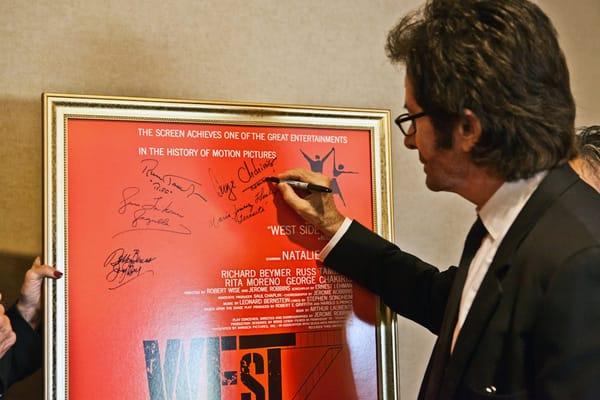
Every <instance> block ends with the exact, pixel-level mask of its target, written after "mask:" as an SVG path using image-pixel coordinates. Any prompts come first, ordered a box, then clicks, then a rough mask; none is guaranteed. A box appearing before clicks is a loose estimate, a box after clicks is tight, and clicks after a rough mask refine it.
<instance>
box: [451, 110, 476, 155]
mask: <svg viewBox="0 0 600 400" xmlns="http://www.w3.org/2000/svg"><path fill="white" fill-rule="evenodd" d="M457 128H458V129H457V130H458V132H457V135H456V139H457V141H458V144H459V145H460V148H461V149H462V150H463V151H464V152H466V153H469V152H470V151H471V150H472V149H473V147H475V144H477V142H478V141H479V139H480V138H481V121H480V120H479V117H478V116H477V115H476V114H475V113H474V112H473V111H471V110H469V109H468V108H466V109H465V110H464V113H463V116H462V117H461V118H460V121H459V124H458V127H457Z"/></svg>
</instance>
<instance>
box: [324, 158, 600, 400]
mask: <svg viewBox="0 0 600 400" xmlns="http://www.w3.org/2000/svg"><path fill="white" fill-rule="evenodd" d="M325 265H327V266H330V267H332V268H334V269H336V270H337V271H339V272H341V273H343V274H346V275H348V276H350V277H351V278H353V279H354V280H356V281H357V282H359V283H360V284H362V285H364V286H365V287H367V288H368V289H370V290H371V291H373V292H375V293H376V294H378V295H380V296H381V297H382V299H383V301H384V302H385V303H386V304H387V305H388V306H390V307H391V308H392V309H393V310H394V311H396V312H398V313H399V314H401V315H403V316H405V317H407V318H410V319H412V320H414V321H416V322H417V323H419V324H421V325H423V326H425V327H427V328H428V329H429V330H431V331H432V332H433V333H435V334H439V333H440V332H439V331H440V326H441V324H442V320H443V318H444V315H445V313H448V315H455V313H456V312H457V307H458V305H457V304H458V301H452V300H453V299H454V300H456V296H460V294H461V291H462V287H460V288H454V290H453V288H452V285H453V282H454V278H455V276H456V274H457V268H456V267H450V268H449V269H447V270H446V271H443V272H440V271H439V270H438V269H437V268H435V267H433V266H432V265H429V264H427V263H425V262H423V261H421V260H420V259H418V258H416V257H415V256H413V255H411V254H408V253H405V252H403V251H402V250H400V249H399V248H398V247H396V246H395V245H394V244H392V243H390V242H388V241H386V240H384V239H382V238H380V237H379V236H377V235H375V234H374V233H372V232H371V231H369V230H367V229H366V228H364V227H363V226H361V225H360V224H358V223H356V222H353V223H352V225H351V227H350V229H349V231H348V232H347V233H346V234H345V235H344V237H343V238H342V239H341V241H340V242H338V244H337V245H336V246H335V248H334V249H333V250H332V251H331V252H330V254H329V255H328V257H327V258H326V260H325ZM452 303H454V304H456V306H455V307H450V308H451V309H448V310H447V309H446V308H447V305H448V304H452ZM445 334H449V335H451V334H452V330H450V331H449V332H446V333H445ZM440 339H441V338H438V342H439V341H440ZM430 371H431V361H430V365H429V367H428V369H427V373H426V375H425V379H424V381H423V382H424V383H423V385H426V384H427V381H428V376H429V372H430ZM439 385H440V386H439V387H440V390H439V397H438V398H439V399H493V398H502V399H560V400H563V399H600V196H599V195H598V193H596V192H595V191H594V190H593V189H592V188H591V187H590V186H588V185H586V184H585V183H584V182H583V181H581V180H580V179H579V178H578V176H577V175H576V174H575V173H574V172H573V170H571V169H570V168H569V167H568V166H562V167H559V168H557V169H555V170H552V171H550V172H549V174H548V175H547V176H546V178H545V179H544V180H543V181H542V183H541V184H540V186H539V187H538V188H537V189H536V191H535V192H534V193H533V195H532V196H531V198H530V199H529V201H528V202H527V204H526V205H525V207H524V208H523V210H522V211H521V212H520V214H519V215H518V217H517V219H516V220H515V222H514V223H513V225H512V226H511V228H510V229H509V231H508V233H507V235H506V236H505V238H504V240H503V241H502V243H501V245H500V247H499V249H498V251H497V253H496V255H495V257H494V260H493V262H492V264H491V265H490V268H489V270H488V272H487V274H486V276H485V278H484V280H483V282H482V284H481V287H480V289H479V291H478V293H477V295H476V298H475V300H474V302H473V305H472V307H471V310H470V312H469V314H468V316H467V319H466V321H465V323H464V325H463V327H462V329H461V333H460V335H459V337H458V338H457V341H456V344H455V347H454V351H453V353H452V355H451V357H450V358H449V360H448V361H447V364H446V366H445V373H444V375H443V379H442V381H441V383H440V384H439ZM503 396H504V397H503ZM424 397H425V394H424V387H423V386H422V388H421V393H420V395H419V398H424Z"/></svg>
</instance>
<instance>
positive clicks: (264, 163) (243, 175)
mask: <svg viewBox="0 0 600 400" xmlns="http://www.w3.org/2000/svg"><path fill="white" fill-rule="evenodd" d="M275 161H277V157H275V158H269V159H266V160H261V161H257V160H255V159H254V158H251V159H250V162H248V161H247V160H244V165H242V166H241V167H239V168H238V170H237V176H238V179H239V180H240V182H243V183H248V182H250V181H251V180H252V179H254V178H256V177H257V176H258V175H260V174H261V173H263V172H264V171H265V170H267V169H269V168H273V166H274V165H275ZM261 182H262V181H261ZM259 183H260V182H259Z"/></svg>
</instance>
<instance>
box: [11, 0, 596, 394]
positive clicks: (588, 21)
mask: <svg viewBox="0 0 600 400" xmlns="http://www.w3.org/2000/svg"><path fill="white" fill-rule="evenodd" d="M417 3H419V2H418V1H414V0H410V1H409V0H404V1H402V0H398V1H391V0H362V1H347V0H346V1H344V0H328V1H322V0H285V1H281V0H254V1H247V0H246V1H241V0H210V1H202V0H186V1H170V2H169V1H163V0H161V1H158V0H103V1H96V2H92V1H73V0H52V1H49V0H38V1H25V0H0V54H1V55H2V56H1V58H0V87H1V88H2V91H1V92H0V138H1V139H2V146H1V147H0V171H2V174H1V175H0V265H2V271H0V273H1V276H2V284H1V285H0V291H2V292H3V293H5V294H6V296H8V297H10V298H12V299H14V298H15V296H16V293H17V290H18V285H19V280H20V279H21V278H20V275H21V274H22V272H23V270H24V268H25V267H26V264H27V263H29V262H30V260H31V259H32V258H33V256H34V255H35V254H39V253H40V252H41V249H42V230H41V223H42V207H41V205H42V187H41V179H42V178H41V176H42V169H41V158H42V150H41V141H42V136H41V135H42V127H41V102H40V94H41V93H42V92H44V91H52V92H69V93H84V94H105V95H123V96H148V97H164V98H190V99H202V100H231V101H251V102H273V103H291V104H316V105H319V104H322V105H339V106H356V107H376V108H390V109H392V112H393V113H394V114H397V113H400V112H401V109H402V105H403V97H402V96H403V95H402V92H403V72H402V70H401V69H399V68H395V67H392V66H391V65H390V64H389V63H388V62H387V60H386V58H385V54H384V50H383V43H384V39H385V35H386V32H387V30H388V29H389V28H390V27H391V26H392V25H393V23H394V22H395V21H396V20H397V18H398V16H399V15H401V14H402V13H403V12H404V11H405V10H407V9H409V8H411V7H413V6H414V5H415V4H417ZM539 3H540V4H541V5H542V7H543V8H544V9H546V10H547V11H548V13H549V14H550V15H551V17H552V18H553V19H554V21H555V23H556V25H557V28H558V30H559V32H560V35H561V42H562V43H563V46H564V49H565V52H566V54H567V58H568V60H569V64H570V67H571V72H572V79H573V89H574V92H575V97H576V100H577V103H578V109H577V110H578V120H577V122H578V124H589V123H593V122H600V113H599V112H598V104H600V90H599V89H600V79H598V78H600V69H599V68H598V60H599V57H598V55H599V54H600V51H599V50H600V48H599V46H600V44H599V42H600V41H598V40H597V38H598V37H599V33H600V32H599V27H598V21H600V3H599V2H598V1H597V0H578V1H577V2H572V3H571V4H569V6H568V7H567V6H566V5H565V3H564V2H563V1H562V0H542V1H539ZM394 145H395V147H394V184H395V193H396V203H395V208H396V230H397V242H398V243H401V244H402V245H403V247H404V248H405V249H407V250H411V251H415V252H417V254H419V255H421V256H422V257H423V258H425V259H426V260H429V261H431V262H434V263H439V264H440V265H442V266H446V265H450V264H452V263H455V262H456V260H457V259H458V256H459V252H460V248H461V242H462V237H464V236H463V234H464V233H465V232H466V229H467V227H468V225H469V224H470V222H469V221H471V220H472V218H473V210H472V207H471V206H469V205H468V204H465V202H464V201H462V200H461V199H459V198H458V197H457V196H454V195H451V194H434V193H430V192H428V191H427V190H426V188H425V185H424V183H423V182H424V179H423V174H422V172H421V168H420V166H419V163H418V160H417V156H416V154H414V152H408V151H406V150H405V149H403V148H402V142H401V140H400V138H399V136H398V132H396V131H394ZM399 337H400V376H401V386H402V387H401V394H402V398H403V399H413V398H415V397H416V391H417V389H418V386H419V383H420V379H421V375H422V372H423V370H424V366H425V363H426V360H427V358H428V355H429V351H430V347H431V344H432V341H433V337H432V335H430V334H428V333H427V332H426V331H425V330H424V329H422V328H419V327H416V326H415V325H414V324H412V323H410V322H408V321H405V320H402V321H401V322H400V332H399ZM41 385H42V379H41V375H40V374H38V375H37V376H36V377H34V378H33V379H30V380H29V381H27V383H26V384H24V385H23V384H21V385H19V386H17V387H16V388H14V389H13V390H12V391H11V395H10V397H9V398H12V399H37V398H42V397H41V393H42V389H41Z"/></svg>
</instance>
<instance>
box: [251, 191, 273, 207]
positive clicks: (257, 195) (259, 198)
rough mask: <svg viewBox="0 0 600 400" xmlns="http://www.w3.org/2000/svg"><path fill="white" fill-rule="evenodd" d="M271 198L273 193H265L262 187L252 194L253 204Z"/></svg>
mask: <svg viewBox="0 0 600 400" xmlns="http://www.w3.org/2000/svg"><path fill="white" fill-rule="evenodd" d="M269 197H273V192H272V191H269V192H267V191H266V190H265V188H264V187H261V188H260V190H259V191H258V192H256V193H255V194H254V203H256V204H258V203H262V202H263V201H264V200H265V199H267V198H269Z"/></svg>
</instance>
